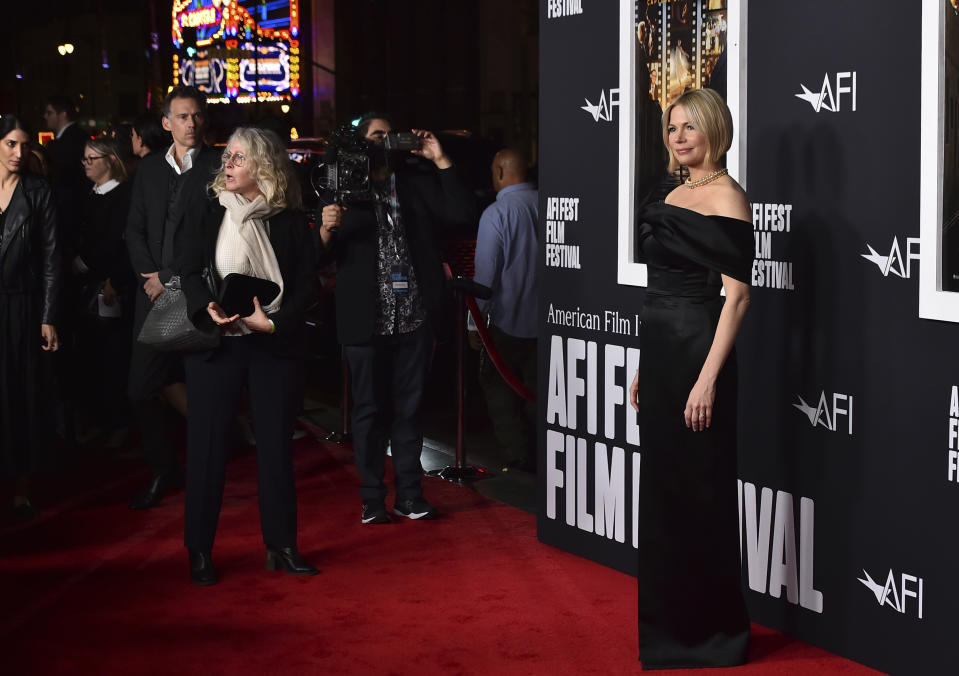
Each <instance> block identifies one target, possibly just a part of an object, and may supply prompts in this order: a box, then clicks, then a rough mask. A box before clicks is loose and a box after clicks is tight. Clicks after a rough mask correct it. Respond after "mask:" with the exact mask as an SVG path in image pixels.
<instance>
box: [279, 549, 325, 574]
mask: <svg viewBox="0 0 959 676" xmlns="http://www.w3.org/2000/svg"><path fill="white" fill-rule="evenodd" d="M281 567H282V568H283V570H285V571H286V572H287V573H292V574H294V575H316V574H317V573H319V572H320V571H318V570H317V569H316V568H314V567H313V566H311V565H310V564H308V563H307V562H306V561H304V560H303V559H302V558H300V554H299V552H297V551H296V547H267V548H266V569H267V570H279V569H280V568H281Z"/></svg>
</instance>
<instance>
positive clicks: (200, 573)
mask: <svg viewBox="0 0 959 676" xmlns="http://www.w3.org/2000/svg"><path fill="white" fill-rule="evenodd" d="M189 552H190V582H192V583H193V584H195V585H199V586H201V587H206V586H209V585H211V584H216V583H217V581H218V580H217V577H216V568H214V567H213V559H212V558H211V557H210V552H200V551H196V550H194V549H191V550H189Z"/></svg>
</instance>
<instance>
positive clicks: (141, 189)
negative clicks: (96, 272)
mask: <svg viewBox="0 0 959 676" xmlns="http://www.w3.org/2000/svg"><path fill="white" fill-rule="evenodd" d="M219 165H220V152H219V151H218V150H216V149H215V148H206V147H203V148H200V151H199V152H198V153H197V154H196V155H195V156H194V158H193V167H192V168H191V169H190V171H188V172H187V174H186V178H185V179H184V181H185V182H184V184H183V188H182V191H181V193H180V197H179V200H180V201H179V204H180V205H181V207H180V213H181V214H182V217H181V219H180V221H179V222H178V223H177V224H176V228H177V232H176V234H175V236H174V251H175V252H176V262H175V263H173V264H172V265H171V266H170V267H166V268H164V267H162V265H161V255H162V251H163V237H164V229H165V226H166V214H167V207H168V205H169V193H168V191H167V186H168V185H169V180H170V175H171V174H172V173H173V167H171V166H170V165H169V164H168V163H167V161H166V152H165V151H164V152H158V153H154V154H151V155H147V156H146V157H144V158H143V160H141V161H140V166H139V167H137V174H136V177H135V178H134V179H133V194H132V196H131V198H130V213H129V216H128V217H127V228H126V240H127V249H129V251H130V262H131V263H132V264H133V270H134V271H135V272H136V273H137V277H138V279H139V286H140V289H139V291H140V294H139V295H144V294H143V293H142V287H143V284H144V283H145V280H144V279H143V278H142V277H140V276H139V275H140V273H149V272H157V271H159V273H160V281H161V282H163V283H166V282H167V281H169V279H170V277H172V276H173V275H175V274H177V273H178V272H179V269H180V267H181V264H182V257H181V244H180V237H181V235H182V230H183V228H182V227H181V226H182V224H183V222H184V220H186V218H187V217H188V216H189V215H190V214H193V213H202V212H204V211H205V209H206V203H207V191H206V186H207V185H208V184H209V183H210V181H211V180H213V175H214V174H215V173H216V170H217V168H218V167H219ZM144 297H145V295H144Z"/></svg>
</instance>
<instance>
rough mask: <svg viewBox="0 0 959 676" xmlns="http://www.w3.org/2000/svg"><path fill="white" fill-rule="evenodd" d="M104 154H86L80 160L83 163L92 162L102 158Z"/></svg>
mask: <svg viewBox="0 0 959 676" xmlns="http://www.w3.org/2000/svg"><path fill="white" fill-rule="evenodd" d="M103 157H104V155H86V156H85V157H84V158H83V159H82V160H80V161H81V162H82V163H83V164H93V163H94V161H96V160H100V159H103Z"/></svg>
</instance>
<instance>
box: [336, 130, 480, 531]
mask: <svg viewBox="0 0 959 676" xmlns="http://www.w3.org/2000/svg"><path fill="white" fill-rule="evenodd" d="M358 131H359V133H360V135H361V136H362V137H363V138H365V139H366V140H367V141H369V142H370V143H371V144H372V148H373V150H372V152H371V155H372V161H371V169H370V177H371V182H372V185H373V195H374V198H373V199H372V200H370V201H366V202H356V203H353V204H349V205H348V206H340V205H336V204H333V205H329V206H326V207H323V210H322V217H321V218H318V219H317V220H318V221H321V226H320V239H321V242H322V246H323V248H324V249H325V250H326V251H327V252H329V253H330V255H332V256H333V257H334V259H335V260H336V275H337V282H336V325H337V334H338V338H339V341H340V343H341V344H342V345H343V346H344V351H345V353H346V359H347V362H348V364H349V367H350V373H351V376H352V386H353V392H352V393H353V448H354V454H355V457H356V468H357V472H358V473H359V475H360V496H361V498H362V500H363V511H362V517H361V521H362V523H370V524H373V523H388V522H389V520H390V518H389V515H388V514H387V511H386V501H385V499H386V486H385V485H384V484H383V474H384V469H385V462H386V447H387V443H389V444H390V448H391V453H392V456H393V468H394V473H395V476H396V499H395V502H394V505H393V513H394V514H396V515H398V516H404V517H407V518H410V519H429V518H433V517H434V516H435V515H436V510H435V508H434V507H433V506H432V505H430V504H429V503H428V502H427V501H426V500H425V499H424V498H423V490H422V487H421V485H420V481H421V478H422V475H423V466H422V464H421V463H420V454H421V452H422V449H423V429H422V420H421V405H422V401H423V388H424V386H425V384H426V373H427V370H428V368H429V364H430V358H431V356H432V352H433V340H434V331H437V330H439V329H441V327H442V323H443V321H444V317H443V305H444V301H445V299H446V293H445V291H446V285H445V279H444V275H443V269H442V261H441V257H440V252H439V247H438V245H437V240H436V235H435V231H436V229H437V228H439V227H442V226H452V225H471V224H473V223H474V222H475V219H476V213H475V209H474V206H473V198H472V195H471V194H470V191H469V188H468V187H467V186H466V184H465V183H464V182H463V181H462V179H461V178H460V177H459V175H458V173H457V172H456V170H455V169H454V168H453V164H452V162H451V161H450V159H449V157H448V156H447V155H446V154H445V153H444V152H443V148H442V146H441V145H440V143H439V141H438V140H437V138H436V137H435V136H434V135H433V134H432V133H431V132H428V131H423V130H417V129H414V130H413V133H414V134H416V135H417V136H418V137H419V139H420V148H419V149H417V150H412V151H411V152H412V153H413V154H414V155H417V156H419V157H421V158H423V159H425V160H429V161H430V162H432V163H433V164H434V165H436V170H435V171H433V170H432V168H431V170H430V171H429V172H422V171H417V170H416V169H415V168H410V167H408V166H406V165H407V163H402V164H403V166H400V162H399V161H398V159H402V158H398V156H397V154H396V153H387V152H386V150H385V148H384V146H383V144H384V141H385V139H386V136H387V134H389V133H390V132H391V131H392V126H391V124H390V121H389V119H388V118H387V117H386V116H384V115H380V114H375V113H370V114H367V115H365V116H363V117H362V118H361V120H360V122H359V126H358ZM384 158H385V159H384Z"/></svg>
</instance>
